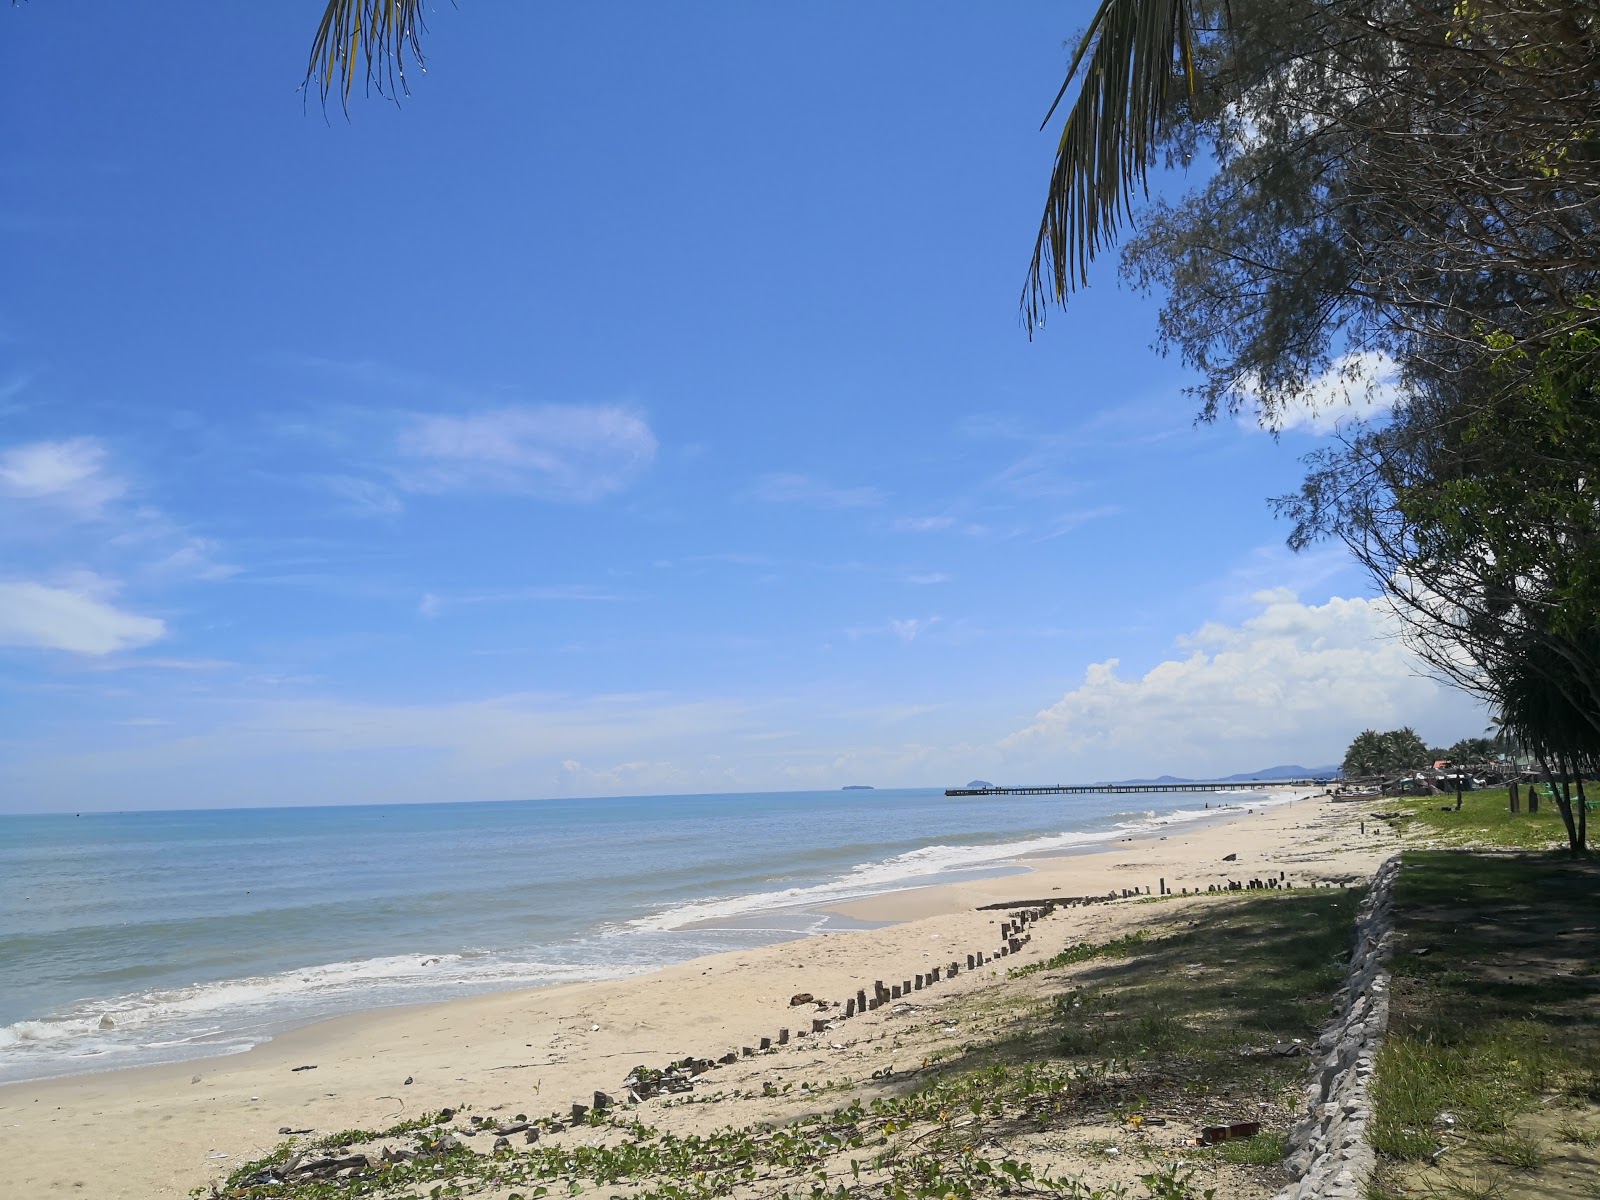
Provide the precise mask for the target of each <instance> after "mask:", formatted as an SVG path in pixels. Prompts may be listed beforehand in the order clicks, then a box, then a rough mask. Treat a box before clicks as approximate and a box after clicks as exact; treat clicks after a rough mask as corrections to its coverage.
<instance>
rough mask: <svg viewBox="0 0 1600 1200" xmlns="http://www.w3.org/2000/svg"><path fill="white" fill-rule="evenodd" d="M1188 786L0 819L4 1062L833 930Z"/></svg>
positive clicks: (154, 1054)
mask: <svg viewBox="0 0 1600 1200" xmlns="http://www.w3.org/2000/svg"><path fill="white" fill-rule="evenodd" d="M1184 799H1185V798H1184V797H1179V796H1170V795H1149V796H1140V795H1116V796H1095V795H1088V796H1016V797H1009V796H985V797H946V796H945V795H944V794H943V793H942V792H940V791H935V790H931V789H930V790H920V789H918V790H896V791H846V792H786V793H755V794H729V795H716V796H643V797H630V798H624V799H599V800H542V801H527V802H516V803H500V804H423V805H387V806H364V807H348V808H276V809H236V810H213V811H183V812H148V813H111V814H84V815H83V816H81V817H74V816H70V815H68V816H53V815H52V816H0V1081H5V1080H16V1079H27V1078H36V1077H42V1076H47V1075H55V1074H62V1073H69V1072H75V1071H88V1070H104V1069H109V1068H112V1067H121V1066H131V1065H135V1064H140V1063H146V1062H155V1061H167V1060H174V1059H181V1058H188V1057H197V1056H202V1055H208V1054H219V1053H228V1052H232V1051H237V1050H242V1049H245V1048H248V1047H249V1046H251V1045H254V1044H256V1043H257V1042H260V1041H261V1040H263V1038H266V1037H269V1036H270V1035H271V1034H272V1033H273V1032H275V1031H278V1030H282V1029H284V1028H288V1027H290V1026H293V1025H297V1024H302V1023H305V1022H307V1021H311V1020H315V1019H318V1018H321V1017H326V1016H331V1015H335V1014H338V1013H342V1012H350V1011H354V1010H357V1009H362V1008H370V1007H373V1006H377V1005H385V1004H400V1003H412V1002H417V1001H423V1000H433V999H441V998H446V997H450V996H459V995H465V994H469V993H472V992H479V991H487V990H492V989H496V988H507V987H523V986H534V985H537V984H545V983H560V982H569V981H574V980H586V979H600V978H608V977H616V976H621V975H625V974H629V973H633V972H638V971H643V970H648V969H650V968H652V967H656V966H659V965H661V964H664V963H667V962H673V961H678V960H681V959H684V958H689V957H693V956H695V955H698V954H705V953H712V952H716V951H720V950H730V949H736V948H741V947H747V946H751V945H757V944H761V943H765V942H771V941H775V940H780V939H785V938H790V937H794V936H798V935H803V934H807V933H813V932H818V931H820V930H822V929H824V928H829V927H834V928H837V927H840V922H839V921H838V919H836V918H830V917H828V916H827V915H826V914H825V913H824V912H822V911H820V909H821V908H822V907H823V906H826V905H827V904H828V903H830V902H837V901H840V900H843V899H846V898H851V897H858V896H863V895H870V894H873V893H876V892H882V891H886V890H892V889H894V888H898V887H908V886H917V885H920V884H925V883H932V882H943V881H946V880H949V879H954V878H960V877H963V876H970V875H971V874H973V873H975V872H984V871H994V870H996V869H1002V868H1003V867H1004V864H1005V863H1006V860H1008V859H1012V858H1015V857H1017V856H1019V855H1024V854H1040V853H1054V852H1064V851H1068V850H1071V849H1073V848H1075V847H1080V846H1087V845H1092V844H1093V843H1094V842H1096V841H1104V840H1106V839H1107V838H1109V837H1112V836H1117V835H1118V834H1122V833H1126V832H1128V831H1130V830H1132V829H1136V828H1145V827H1148V826H1149V825H1151V824H1152V823H1166V822H1171V821H1183V820H1188V819H1193V818H1195V817H1199V816H1203V815H1207V814H1205V812H1204V810H1201V811H1199V812H1196V811H1195V810H1196V809H1200V804H1201V799H1200V798H1198V797H1190V798H1187V802H1188V803H1189V804H1190V805H1192V806H1193V807H1191V808H1188V809H1185V808H1181V807H1179V806H1178V804H1177V802H1178V801H1180V800H1184ZM1232 799H1233V802H1235V803H1237V802H1238V799H1237V797H1235V798H1232ZM1215 808H1216V803H1215V802H1213V810H1214V809H1215ZM830 922H831V923H832V924H831V926H830Z"/></svg>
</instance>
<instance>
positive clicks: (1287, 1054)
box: [1272, 1038, 1311, 1058]
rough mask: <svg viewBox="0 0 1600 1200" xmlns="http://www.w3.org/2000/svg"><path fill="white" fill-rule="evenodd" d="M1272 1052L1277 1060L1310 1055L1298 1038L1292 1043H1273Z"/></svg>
mask: <svg viewBox="0 0 1600 1200" xmlns="http://www.w3.org/2000/svg"><path fill="white" fill-rule="evenodd" d="M1272 1052H1273V1053H1274V1054H1276V1055H1277V1056H1278V1057H1279V1058H1300V1057H1302V1056H1304V1055H1307V1054H1310V1053H1311V1051H1310V1050H1309V1049H1307V1048H1306V1046H1305V1044H1304V1043H1303V1042H1301V1041H1300V1039H1299V1038H1296V1039H1295V1040H1294V1041H1292V1042H1273V1043H1272Z"/></svg>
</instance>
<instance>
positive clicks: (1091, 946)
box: [1006, 929, 1148, 979]
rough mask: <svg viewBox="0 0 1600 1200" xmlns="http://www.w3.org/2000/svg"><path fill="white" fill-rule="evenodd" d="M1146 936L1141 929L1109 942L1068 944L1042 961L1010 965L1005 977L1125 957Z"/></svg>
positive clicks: (1010, 977)
mask: <svg viewBox="0 0 1600 1200" xmlns="http://www.w3.org/2000/svg"><path fill="white" fill-rule="evenodd" d="M1147 936H1148V935H1147V934H1146V933H1145V931H1144V930H1142V929H1141V930H1139V931H1138V932H1137V933H1128V934H1124V935H1123V936H1122V937H1119V938H1113V939H1112V940H1111V941H1109V942H1099V943H1096V942H1083V943H1080V944H1079V945H1076V946H1068V947H1067V948H1066V949H1065V950H1063V951H1062V952H1061V953H1060V954H1057V955H1054V956H1052V957H1050V958H1047V959H1045V960H1044V961H1043V962H1036V963H1029V964H1028V965H1027V966H1025V967H1012V968H1011V969H1010V970H1008V971H1007V972H1006V978H1007V979H1026V978H1027V977H1028V976H1029V975H1037V974H1038V973H1039V972H1040V971H1059V970H1060V969H1061V968H1062V967H1070V966H1075V965H1076V964H1078V963H1081V962H1088V961H1089V960H1090V959H1092V958H1125V957H1127V955H1129V954H1131V953H1132V952H1133V951H1134V950H1136V949H1138V947H1140V946H1142V945H1144V943H1145V939H1146V937H1147Z"/></svg>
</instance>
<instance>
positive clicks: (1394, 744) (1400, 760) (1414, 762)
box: [1341, 725, 1434, 779]
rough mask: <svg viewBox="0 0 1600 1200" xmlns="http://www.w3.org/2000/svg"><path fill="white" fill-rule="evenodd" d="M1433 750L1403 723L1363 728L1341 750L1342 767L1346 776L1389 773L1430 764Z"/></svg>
mask: <svg viewBox="0 0 1600 1200" xmlns="http://www.w3.org/2000/svg"><path fill="white" fill-rule="evenodd" d="M1433 762H1434V758H1433V752H1432V751H1431V750H1429V749H1428V744H1427V743H1426V742H1424V741H1423V740H1422V738H1421V737H1420V736H1419V735H1418V733H1417V731H1416V730H1415V729H1412V728H1411V726H1409V725H1406V726H1404V727H1402V728H1400V729H1391V730H1389V731H1387V732H1386V733H1379V732H1378V731H1377V730H1375V729H1364V730H1362V731H1361V732H1360V733H1358V734H1356V736H1355V740H1354V741H1352V742H1351V743H1350V748H1349V749H1348V750H1346V751H1345V753H1344V764H1343V766H1342V768H1341V769H1342V770H1343V772H1344V775H1345V777H1346V778H1349V779H1359V778H1363V777H1367V776H1372V775H1392V774H1394V773H1396V772H1398V771H1409V770H1413V769H1415V768H1417V767H1426V766H1431V765H1432V764H1433Z"/></svg>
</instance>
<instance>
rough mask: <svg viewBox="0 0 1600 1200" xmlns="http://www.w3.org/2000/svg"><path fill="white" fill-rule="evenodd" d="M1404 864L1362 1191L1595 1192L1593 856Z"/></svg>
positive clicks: (1599, 938)
mask: <svg viewBox="0 0 1600 1200" xmlns="http://www.w3.org/2000/svg"><path fill="white" fill-rule="evenodd" d="M1477 796H1478V798H1480V799H1481V798H1483V796H1484V794H1483V793H1478V794H1477ZM1499 796H1500V799H1501V800H1502V801H1503V800H1504V793H1503V792H1501V793H1499ZM1470 798H1471V797H1469V799H1470ZM1472 811H1473V810H1469V809H1467V808H1466V806H1465V805H1464V806H1463V814H1456V815H1465V814H1471V813H1472ZM1441 815H1443V814H1441ZM1507 816H1508V817H1509V814H1507ZM1540 817H1541V818H1542V817H1543V814H1540ZM1536 819H1538V818H1536ZM1469 820H1474V821H1477V822H1479V824H1480V827H1485V826H1490V825H1491V821H1490V819H1489V818H1486V817H1483V816H1478V815H1472V816H1469ZM1556 824H1557V827H1558V828H1559V819H1558V820H1557V822H1556ZM1526 828H1527V826H1520V827H1518V829H1517V833H1518V834H1519V836H1520V834H1521V833H1522V831H1523V830H1524V829H1526ZM1405 862H1406V867H1405V869H1404V870H1403V871H1402V872H1401V874H1400V876H1399V879H1398V881H1397V883H1396V890H1395V902H1396V903H1395V908H1396V945H1395V954H1394V959H1393V964H1392V969H1393V978H1392V983H1391V1014H1390V1027H1389V1034H1388V1036H1387V1038H1386V1039H1385V1042H1384V1045H1383V1049H1382V1051H1381V1053H1380V1055H1379V1061H1378V1071H1377V1076H1376V1079H1375V1083H1374V1111H1373V1125H1372V1140H1373V1146H1374V1148H1375V1149H1376V1150H1377V1151H1378V1152H1379V1154H1380V1167H1379V1171H1378V1175H1377V1178H1376V1179H1375V1181H1374V1184H1373V1188H1372V1196H1373V1197H1374V1200H1380V1198H1384V1200H1386V1198H1389V1197H1399V1196H1430V1197H1461V1198H1466V1197H1484V1198H1488V1197H1497V1196H1503V1197H1510V1196H1512V1195H1523V1196H1539V1197H1546V1196H1548V1197H1568V1196H1571V1197H1595V1196H1600V1151H1597V1146H1600V934H1597V932H1596V926H1597V914H1596V897H1597V895H1600V863H1596V862H1595V861H1594V860H1592V859H1590V860H1586V861H1573V860H1572V859H1571V858H1570V857H1568V856H1567V855H1565V854H1527V853H1506V852H1502V853H1498V854H1487V853H1465V852H1460V851H1431V852H1409V853H1407V855H1406V858H1405Z"/></svg>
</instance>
